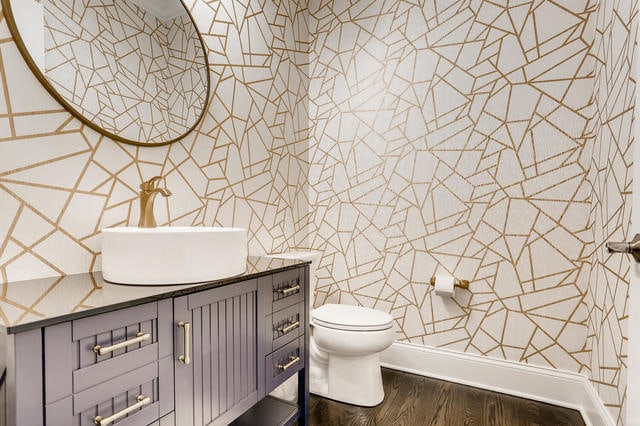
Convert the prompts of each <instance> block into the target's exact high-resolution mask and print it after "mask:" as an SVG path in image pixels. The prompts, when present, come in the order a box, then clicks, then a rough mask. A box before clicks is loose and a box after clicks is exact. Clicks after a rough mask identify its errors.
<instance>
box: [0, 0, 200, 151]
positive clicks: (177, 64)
mask: <svg viewBox="0 0 640 426" xmlns="http://www.w3.org/2000/svg"><path fill="white" fill-rule="evenodd" d="M0 1H1V3H2V9H3V12H4V15H5V17H6V18H7V25H8V26H9V30H10V31H11V34H12V36H13V38H14V40H15V42H16V45H17V46H18V49H19V50H20V53H21V54H22V56H23V57H24V59H25V61H26V62H27V64H28V65H29V68H30V69H31V71H32V72H33V73H34V75H35V76H36V78H37V79H38V80H39V81H40V83H42V85H43V86H44V87H45V88H46V89H47V91H49V93H50V94H51V95H52V96H53V97H54V98H55V99H56V100H57V101H58V102H60V104H62V105H63V106H64V107H65V108H66V109H67V110H68V111H69V112H70V113H71V114H73V115H74V116H75V117H77V118H78V119H79V120H81V121H82V122H83V123H85V124H86V125H87V126H89V127H91V128H92V129H94V130H96V131H98V132H100V133H102V134H104V135H106V136H108V137H110V138H111V139H114V140H116V141H119V142H124V143H128V144H133V145H139V146H158V145H166V144H170V143H172V142H176V141H178V140H180V139H182V138H183V137H185V136H186V135H188V134H189V133H190V132H191V131H192V130H193V129H194V128H195V127H196V126H197V125H198V123H199V122H200V120H201V119H202V117H203V116H204V113H205V111H206V108H207V103H208V101H209V92H210V90H211V88H210V82H209V63H208V60H207V53H206V52H207V51H206V47H205V43H204V39H203V38H202V36H201V35H200V32H199V31H198V28H197V27H196V23H195V21H194V19H193V17H192V16H191V13H190V12H189V10H188V9H187V8H186V6H185V5H184V4H183V3H182V0H101V1H96V2H93V1H78V0H55V1H53V0H0Z"/></svg>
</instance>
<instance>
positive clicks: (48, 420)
mask: <svg viewBox="0 0 640 426" xmlns="http://www.w3.org/2000/svg"><path fill="white" fill-rule="evenodd" d="M268 264H269V263H267V265H268ZM296 266H297V265H296ZM308 273H309V269H308V266H306V265H300V266H297V267H290V266H289V267H288V268H286V269H278V270H275V271H273V270H269V269H266V270H263V271H260V272H259V273H255V274H253V275H248V276H246V277H241V278H240V277H238V278H236V280H234V281H232V282H230V283H225V284H218V283H213V285H216V284H217V286H212V284H209V283H205V284H203V285H202V286H200V287H192V288H179V289H178V290H176V289H175V288H174V289H171V290H170V291H167V292H165V293H163V292H162V291H163V289H162V288H152V289H149V290H148V291H157V292H158V293H159V295H158V296H157V297H156V298H154V299H151V300H149V299H146V300H144V301H141V302H140V304H133V303H130V302H127V303H128V304H127V305H125V306H126V307H121V306H118V307H114V306H113V305H106V306H105V307H103V308H102V309H101V310H97V309H96V310H94V311H93V312H90V311H84V312H82V313H81V314H79V315H73V316H69V317H67V318H65V320H62V321H48V322H47V323H46V324H42V325H41V326H39V327H32V328H27V329H19V330H9V332H8V333H0V426H5V425H6V426H16V425H17V426H42V425H49V426H95V424H110V425H112V424H115V425H117V426H147V425H153V426H204V425H227V424H230V423H232V422H233V423H234V425H251V426H254V425H260V426H265V425H274V426H275V425H278V426H283V425H290V424H292V423H293V422H294V421H295V419H296V418H298V417H300V418H299V420H298V422H299V424H301V425H308V407H309V399H308V397H309V393H308V378H309V376H308V368H305V366H308V350H307V348H308V347H309V328H308V318H307V314H308V312H307V310H306V306H307V305H306V302H305V294H306V292H307V288H308V287H307V280H308ZM103 286H104V287H105V288H106V287H108V288H109V290H111V291H113V292H125V291H127V287H120V286H114V285H111V284H108V283H103ZM139 291H141V290H140V289H134V290H133V291H132V292H133V293H137V292H139ZM294 374H298V379H299V380H298V381H299V386H298V390H299V392H298V393H299V398H298V401H297V404H293V403H289V402H286V401H281V400H279V399H276V398H272V397H270V396H269V393H270V392H271V390H273V389H274V388H275V387H276V386H278V385H279V384H281V383H282V382H284V381H285V380H286V379H287V378H289V377H291V376H292V375H294Z"/></svg>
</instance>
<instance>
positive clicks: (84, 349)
mask: <svg viewBox="0 0 640 426" xmlns="http://www.w3.org/2000/svg"><path fill="white" fill-rule="evenodd" d="M172 317H173V305H172V302H171V300H162V301H159V302H152V303H147V304H143V305H138V306H134V307H131V308H125V309H120V310H117V311H113V312H108V313H104V314H100V315H96V316H92V317H87V318H82V319H78V320H74V321H70V322H66V323H62V324H57V325H54V326H50V327H46V328H45V332H44V348H45V350H44V354H45V356H44V358H45V396H46V398H45V399H46V401H45V403H46V404H51V403H53V402H56V401H58V400H60V399H62V398H64V397H67V396H69V395H72V394H74V395H77V394H80V393H81V392H83V391H85V390H88V389H91V388H93V387H96V386H98V385H100V384H102V383H105V382H108V381H109V380H111V379H113V378H116V377H119V376H124V375H128V374H130V373H131V372H132V371H136V370H138V369H140V368H142V367H144V366H146V365H148V364H151V363H154V362H155V363H157V362H158V361H159V360H161V359H164V358H167V357H168V358H169V359H170V357H171V355H172V353H173V337H172ZM101 350H102V354H100V353H99V352H101Z"/></svg>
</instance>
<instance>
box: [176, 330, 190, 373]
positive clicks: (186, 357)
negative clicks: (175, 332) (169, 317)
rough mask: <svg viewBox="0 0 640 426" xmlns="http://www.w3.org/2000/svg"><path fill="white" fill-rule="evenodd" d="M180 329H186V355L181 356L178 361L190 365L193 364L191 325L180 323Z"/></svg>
mask: <svg viewBox="0 0 640 426" xmlns="http://www.w3.org/2000/svg"><path fill="white" fill-rule="evenodd" d="M178 327H180V328H182V329H184V340H183V342H184V355H180V356H179V357H178V361H180V362H181V363H183V364H184V365H189V364H191V323H190V322H183V321H180V322H179V323H178Z"/></svg>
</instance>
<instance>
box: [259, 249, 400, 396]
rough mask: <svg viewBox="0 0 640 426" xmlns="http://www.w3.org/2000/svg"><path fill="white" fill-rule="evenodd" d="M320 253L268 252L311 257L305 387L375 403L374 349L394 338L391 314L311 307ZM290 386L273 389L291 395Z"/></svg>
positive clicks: (379, 390) (378, 381) (379, 392)
mask: <svg viewBox="0 0 640 426" xmlns="http://www.w3.org/2000/svg"><path fill="white" fill-rule="evenodd" d="M320 255H321V254H320V253H319V252H311V251H309V252H290V253H282V254H274V255H270V257H275V258H285V259H300V260H309V261H311V262H312V263H311V266H310V268H309V275H310V281H311V282H310V286H309V287H310V293H311V294H310V295H309V297H308V301H309V304H310V309H309V310H310V318H311V320H310V326H311V338H310V348H309V361H310V366H309V367H310V368H309V373H310V374H309V376H310V379H309V390H310V392H311V393H313V394H316V395H320V396H323V397H326V398H330V399H334V400H336V401H341V402H345V403H348V404H353V405H360V406H366V407H371V406H374V405H378V404H379V403H381V402H382V401H383V399H384V389H383V387H382V375H381V371H380V357H379V354H380V352H381V351H383V350H385V349H386V348H388V347H389V346H391V344H392V343H393V342H394V340H395V331H394V329H393V317H392V316H391V315H389V314H388V313H386V312H382V311H379V310H376V309H371V308H365V307H361V306H352V305H341V304H326V305H322V306H319V307H318V308H316V309H313V299H314V295H315V291H314V290H315V282H316V274H315V271H316V268H317V265H318V262H319V260H320ZM285 385H286V383H285ZM287 387H288V388H289V390H287V389H286V388H287ZM293 389H294V386H292V385H288V386H285V389H282V390H280V391H279V394H278V392H276V394H277V396H280V397H284V398H285V399H292V398H291V396H290V395H287V394H288V393H290V392H291V391H293Z"/></svg>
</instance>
